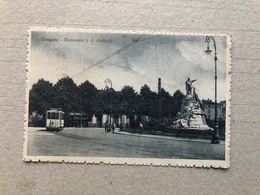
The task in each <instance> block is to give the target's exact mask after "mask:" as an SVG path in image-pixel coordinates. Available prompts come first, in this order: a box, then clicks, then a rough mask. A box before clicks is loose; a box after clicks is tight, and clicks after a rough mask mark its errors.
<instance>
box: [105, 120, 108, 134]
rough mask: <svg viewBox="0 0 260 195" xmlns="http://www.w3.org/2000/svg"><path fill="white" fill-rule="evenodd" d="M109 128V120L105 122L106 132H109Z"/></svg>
mask: <svg viewBox="0 0 260 195" xmlns="http://www.w3.org/2000/svg"><path fill="white" fill-rule="evenodd" d="M107 130H108V121H106V122H105V133H107Z"/></svg>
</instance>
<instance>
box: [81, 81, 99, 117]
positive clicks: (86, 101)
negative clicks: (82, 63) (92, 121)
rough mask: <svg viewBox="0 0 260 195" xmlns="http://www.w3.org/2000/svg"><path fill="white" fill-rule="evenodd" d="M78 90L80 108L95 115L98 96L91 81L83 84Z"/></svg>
mask: <svg viewBox="0 0 260 195" xmlns="http://www.w3.org/2000/svg"><path fill="white" fill-rule="evenodd" d="M78 88H79V95H80V99H81V102H80V104H81V105H80V106H81V107H82V111H83V112H85V113H88V114H90V115H93V114H94V112H95V103H94V101H95V97H96V95H97V88H96V87H95V86H94V85H93V84H92V83H90V82H89V81H85V82H83V83H81V84H80V85H79V87H78Z"/></svg>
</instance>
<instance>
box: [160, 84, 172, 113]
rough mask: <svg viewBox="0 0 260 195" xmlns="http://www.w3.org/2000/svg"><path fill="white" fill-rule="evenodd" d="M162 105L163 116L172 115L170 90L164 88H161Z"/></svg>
mask: <svg viewBox="0 0 260 195" xmlns="http://www.w3.org/2000/svg"><path fill="white" fill-rule="evenodd" d="M160 95H161V105H162V116H163V117H167V118H168V117H169V116H170V115H171V100H172V97H171V95H170V94H169V92H167V91H165V90H164V88H162V89H161V94H160Z"/></svg>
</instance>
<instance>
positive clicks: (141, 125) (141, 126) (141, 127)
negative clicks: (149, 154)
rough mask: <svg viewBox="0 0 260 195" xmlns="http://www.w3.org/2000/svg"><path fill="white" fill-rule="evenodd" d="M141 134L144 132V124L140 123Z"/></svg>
mask: <svg viewBox="0 0 260 195" xmlns="http://www.w3.org/2000/svg"><path fill="white" fill-rule="evenodd" d="M139 134H143V124H142V123H141V122H140V123H139Z"/></svg>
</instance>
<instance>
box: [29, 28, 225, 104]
mask: <svg viewBox="0 0 260 195" xmlns="http://www.w3.org/2000/svg"><path fill="white" fill-rule="evenodd" d="M51 40H52V41H51ZM68 40H69V41H68ZM215 41H216V45H217V56H218V62H217V69H218V100H219V101H220V100H224V99H226V86H227V84H226V37H225V36H215ZM209 45H210V49H211V50H213V51H214V47H213V42H212V41H211V42H210V44H209ZM206 49H207V44H206V43H205V36H201V35H200V36H198V35H186V36H184V35H160V34H113V33H88V32H64V31H63V32H61V31H60V32H46V31H45V32H44V31H32V32H31V44H30V54H29V65H28V86H29V89H31V86H32V84H34V83H36V82H37V81H38V80H39V79H41V78H43V79H44V80H47V81H50V82H52V83H53V84H55V83H56V82H57V81H58V80H59V79H61V78H62V77H65V76H69V77H70V78H72V79H73V80H74V82H75V83H76V84H77V85H79V84H81V83H82V82H84V81H85V80H88V81H90V82H91V83H93V84H94V85H95V86H96V87H97V88H98V89H102V88H104V87H105V82H104V81H105V80H106V79H108V78H109V79H110V80H111V81H112V86H113V88H114V89H115V90H121V89H122V87H123V86H125V85H129V86H132V87H133V88H134V89H135V91H136V92H140V89H141V87H142V86H143V85H144V84H147V85H148V86H149V87H150V88H151V90H153V91H157V89H158V78H161V81H162V87H163V88H164V89H165V90H166V91H168V92H169V93H170V94H173V93H174V92H175V91H176V90H178V89H179V90H181V91H182V92H183V93H186V92H185V81H186V80H187V78H191V79H192V80H193V79H197V81H196V82H194V83H193V86H194V87H195V88H196V91H197V93H198V95H199V98H200V99H208V98H209V99H211V100H214V91H215V90H214V89H215V88H214V87H215V85H214V82H215V80H214V74H215V64H214V52H212V54H211V55H207V54H206V53H205V50H206Z"/></svg>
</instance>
